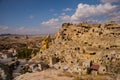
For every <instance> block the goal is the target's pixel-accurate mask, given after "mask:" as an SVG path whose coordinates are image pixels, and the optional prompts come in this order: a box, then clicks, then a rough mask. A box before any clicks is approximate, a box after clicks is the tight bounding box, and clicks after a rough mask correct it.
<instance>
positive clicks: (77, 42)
mask: <svg viewBox="0 0 120 80" xmlns="http://www.w3.org/2000/svg"><path fill="white" fill-rule="evenodd" d="M53 58H58V59H59V60H58V61H57V62H56V63H55V64H52V63H54V62H53ZM39 60H42V61H44V62H45V63H47V64H50V66H52V65H53V66H54V65H57V66H59V68H60V69H62V68H63V67H64V66H66V65H67V66H68V67H69V70H70V71H73V70H74V68H73V67H74V66H73V65H77V67H80V68H82V67H83V66H82V64H83V62H84V61H87V60H90V61H92V63H94V64H98V65H103V66H107V69H108V70H107V71H108V72H113V73H119V72H120V71H119V72H117V71H118V70H119V67H117V66H120V65H118V64H120V24H118V23H116V22H114V21H111V22H108V23H104V24H88V23H80V24H69V23H64V24H63V25H62V28H61V29H60V30H59V32H58V33H57V34H56V38H55V40H54V43H52V44H51V45H50V46H49V48H48V49H46V50H44V51H43V53H42V54H40V56H39ZM111 64H114V66H111ZM113 67H116V69H115V70H114V69H113ZM111 69H112V70H111Z"/></svg>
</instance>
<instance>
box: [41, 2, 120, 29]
mask: <svg viewBox="0 0 120 80" xmlns="http://www.w3.org/2000/svg"><path fill="white" fill-rule="evenodd" d="M110 20H115V21H118V22H120V11H119V10H118V5H115V4H114V5H113V4H111V3H104V4H98V5H89V4H82V3H80V4H79V5H78V7H77V9H76V11H75V13H74V14H73V15H72V16H69V15H66V14H65V13H62V14H61V15H60V16H58V17H57V18H52V19H50V20H48V21H44V22H42V23H41V24H42V26H47V27H50V28H52V29H53V28H56V27H57V28H60V27H61V24H62V23H65V22H69V23H79V22H83V21H87V22H91V23H94V22H98V23H102V22H106V21H110Z"/></svg>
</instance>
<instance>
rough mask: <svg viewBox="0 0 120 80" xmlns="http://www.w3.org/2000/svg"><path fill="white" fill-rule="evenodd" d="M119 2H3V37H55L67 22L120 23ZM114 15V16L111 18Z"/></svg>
mask: <svg viewBox="0 0 120 80" xmlns="http://www.w3.org/2000/svg"><path fill="white" fill-rule="evenodd" d="M119 2H120V1H119V0H116V1H115V0H64V1H61V0H0V34H2V33H12V34H49V33H55V32H56V31H57V30H58V29H59V28H60V27H61V24H62V23H64V22H72V23H79V22H82V21H88V22H104V21H109V20H116V21H118V22H119V20H120V14H119V13H120V10H119V4H118V3H119ZM113 11H114V13H112V14H110V13H111V12H113ZM101 16H102V17H101Z"/></svg>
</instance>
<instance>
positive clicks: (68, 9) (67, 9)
mask: <svg viewBox="0 0 120 80" xmlns="http://www.w3.org/2000/svg"><path fill="white" fill-rule="evenodd" d="M63 11H65V12H68V11H72V9H71V8H65V9H63Z"/></svg>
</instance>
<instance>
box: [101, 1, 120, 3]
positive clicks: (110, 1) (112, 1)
mask: <svg viewBox="0 0 120 80" xmlns="http://www.w3.org/2000/svg"><path fill="white" fill-rule="evenodd" d="M101 2H102V3H113V2H120V0H101Z"/></svg>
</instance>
